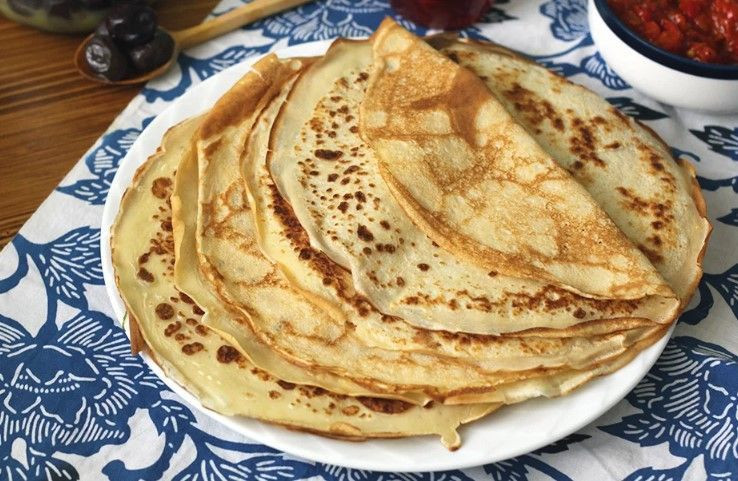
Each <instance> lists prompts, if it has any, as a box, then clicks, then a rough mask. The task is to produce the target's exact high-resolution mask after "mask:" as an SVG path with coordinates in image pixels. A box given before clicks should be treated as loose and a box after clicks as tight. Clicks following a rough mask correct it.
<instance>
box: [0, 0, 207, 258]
mask: <svg viewBox="0 0 738 481" xmlns="http://www.w3.org/2000/svg"><path fill="white" fill-rule="evenodd" d="M217 2H218V0H160V1H159V2H157V4H156V10H157V13H158V15H159V22H160V24H161V25H162V26H164V27H166V28H169V29H179V28H184V27H188V26H190V25H194V24H196V23H198V22H200V21H201V20H202V19H203V17H204V16H205V15H207V13H208V12H210V10H212V9H213V7H214V6H215V4H216V3H217ZM81 39H82V36H68V35H55V34H50V33H44V32H40V31H38V30H34V29H32V28H30V27H26V26H22V25H18V24H15V23H12V22H10V21H9V20H7V19H5V18H4V17H2V15H0V248H2V247H3V246H4V245H5V244H6V243H7V242H8V241H10V239H12V237H13V236H14V235H15V234H16V232H18V229H20V227H21V226H22V225H23V223H24V222H25V221H26V220H27V219H28V217H30V216H31V214H33V212H34V211H35V210H36V209H37V208H38V206H39V204H40V203H41V202H42V201H43V200H44V199H45V198H46V197H47V196H48V195H49V193H50V192H51V191H52V190H53V189H54V188H55V187H56V186H57V184H58V183H59V182H60V181H61V179H62V178H63V177H64V175H65V174H66V173H67V172H68V171H69V170H70V169H71V168H72V166H74V164H75V163H76V162H77V161H78V160H79V159H80V157H81V156H82V154H84V152H85V151H86V150H87V149H88V148H89V147H90V146H91V145H92V144H93V143H94V142H95V140H96V139H97V138H98V137H99V136H100V135H101V134H102V133H103V132H104V131H105V129H106V128H107V127H108V125H110V123H111V122H112V121H113V119H114V118H115V116H116V115H118V113H119V112H120V111H121V110H122V109H123V107H125V106H126V104H128V102H130V101H131V99H132V98H133V97H134V96H135V95H136V93H137V92H138V90H139V89H140V87H135V86H134V87H108V86H104V85H99V84H95V83H92V82H89V81H87V80H84V79H82V78H81V77H80V76H79V75H78V74H77V73H76V71H75V69H74V66H73V64H72V54H73V53H74V51H75V49H76V48H77V45H78V44H79V42H80V41H81Z"/></svg>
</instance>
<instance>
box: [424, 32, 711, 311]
mask: <svg viewBox="0 0 738 481" xmlns="http://www.w3.org/2000/svg"><path fill="white" fill-rule="evenodd" d="M431 42H432V43H433V44H434V45H437V46H438V47H439V48H440V51H441V52H442V53H443V54H445V55H447V56H449V57H450V58H452V59H454V60H455V61H457V62H458V63H459V65H462V66H464V67H466V68H468V69H470V70H471V71H473V72H474V73H475V74H477V75H478V76H480V78H482V79H483V80H484V81H485V84H486V85H487V87H488V88H489V89H490V91H491V92H492V93H493V94H494V95H495V96H496V97H497V98H498V99H499V100H500V102H502V104H503V105H504V106H505V108H506V109H507V110H508V111H509V112H510V113H511V114H512V115H513V117H514V118H515V120H516V121H517V122H519V123H520V124H521V125H522V126H523V127H525V129H526V130H527V131H528V132H529V133H530V135H532V136H533V137H534V138H535V139H536V141H537V142H538V143H539V144H540V145H541V147H543V148H544V149H545V150H546V151H547V152H548V153H549V154H550V155H551V156H552V157H553V158H554V159H555V160H556V162H558V163H559V165H561V166H562V167H564V168H565V169H567V170H568V171H569V172H570V173H571V174H572V176H574V178H575V179H576V180H577V181H578V182H579V183H580V184H582V185H583V186H584V187H585V188H586V189H587V191H588V192H589V193H590V194H591V195H592V197H593V198H594V199H595V200H596V201H597V203H598V204H600V205H601V206H602V208H603V209H604V210H605V212H607V214H608V215H609V216H610V218H612V219H613V221H614V222H615V224H617V226H618V228H620V230H622V231H623V233H625V235H626V236H627V237H628V238H629V239H630V240H631V241H632V242H633V243H634V244H635V245H637V246H638V247H639V248H640V249H641V250H642V251H643V253H644V254H645V255H646V256H647V257H648V258H649V260H650V261H651V262H652V263H653V265H654V266H655V267H656V269H658V271H659V272H660V273H661V275H662V276H663V277H664V279H665V280H666V281H667V282H668V284H669V285H670V286H671V288H672V289H673V290H674V292H675V293H676V294H677V295H678V296H679V298H680V299H681V300H682V303H684V304H686V303H687V302H688V301H689V298H690V297H691V295H692V292H694V289H695V287H696V286H697V283H698V282H699V279H700V277H701V276H702V256H703V255H704V251H705V246H706V244H707V238H708V236H709V233H710V224H709V222H708V221H707V218H706V211H705V201H704V199H703V198H702V194H701V192H700V190H699V187H698V186H697V183H696V180H695V173H694V169H693V168H692V166H691V165H689V163H688V162H686V161H684V160H680V162H678V163H677V162H675V161H674V159H673V158H672V156H671V154H670V153H669V148H668V146H667V145H666V144H665V143H664V142H663V141H662V140H661V139H660V138H659V137H658V136H657V135H656V134H655V133H654V132H653V131H652V130H650V129H649V128H648V127H646V126H644V125H641V124H639V123H638V122H637V121H636V120H633V119H631V118H629V117H627V116H625V115H623V114H622V113H621V112H620V111H619V110H618V109H617V108H615V107H613V106H611V105H610V104H609V103H608V102H607V101H606V100H604V99H603V98H602V97H600V96H599V95H597V94H596V93H594V92H592V91H590V90H588V89H587V88H585V87H582V86H581V85H577V84H574V83H572V82H569V81H567V80H566V79H563V78H561V77H559V76H558V75H556V74H554V73H553V72H550V71H549V70H547V69H545V68H543V67H541V66H539V65H537V64H535V63H534V62H531V61H530V60H527V59H524V58H522V57H520V56H518V55H516V54H515V53H513V52H511V51H510V50H508V49H506V48H503V47H500V46H498V45H493V44H488V43H477V42H469V41H455V40H449V39H447V38H436V39H434V40H432V41H431Z"/></svg>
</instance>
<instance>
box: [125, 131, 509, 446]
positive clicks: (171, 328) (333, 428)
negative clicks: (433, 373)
mask: <svg viewBox="0 0 738 481" xmlns="http://www.w3.org/2000/svg"><path fill="white" fill-rule="evenodd" d="M197 122H198V120H197V119H194V120H190V121H186V122H185V123H182V124H180V125H178V126H176V127H174V128H173V129H172V130H170V131H169V132H168V133H167V135H166V136H165V138H164V140H163V144H162V148H161V149H160V150H159V151H158V152H157V153H156V154H155V155H154V156H152V157H151V158H150V159H149V161H147V162H146V164H144V165H143V166H142V167H141V168H140V169H139V170H138V171H137V173H136V176H135V178H134V182H133V185H132V186H131V187H130V188H129V189H128V191H127V192H126V194H125V196H124V198H123V200H122V202H121V207H120V211H119V214H118V217H117V219H116V222H115V225H114V227H113V231H112V236H113V237H112V245H113V250H112V255H113V266H114V267H115V271H116V282H117V284H118V287H119V290H120V292H121V294H122V296H123V299H124V301H125V303H126V307H127V310H128V312H129V320H130V323H131V330H132V334H133V335H134V338H140V339H142V340H143V341H144V342H145V346H146V348H147V350H148V351H149V353H150V354H151V356H152V358H153V359H154V360H155V361H156V362H157V363H158V364H159V365H160V366H161V367H162V369H163V370H164V371H165V372H166V374H167V376H169V377H171V378H172V379H174V380H176V381H177V382H178V383H179V384H181V385H182V386H183V387H185V388H186V389H187V390H188V391H190V392H191V393H193V394H194V395H196V396H197V397H198V398H199V399H200V400H201V402H202V404H203V405H204V406H206V407H208V408H210V409H213V410H215V411H218V412H220V413H223V414H227V415H244V416H248V417H253V418H256V419H261V420H264V421H268V422H272V423H276V424H280V425H283V426H287V427H290V428H293V429H300V430H306V431H310V432H314V433H318V434H324V435H329V436H336V437H341V438H348V439H354V440H359V439H365V438H372V437H400V436H411V435H424V434H439V435H441V436H442V439H443V442H444V444H446V446H448V447H449V448H456V447H458V446H459V444H460V439H459V436H458V434H457V433H456V428H457V427H458V426H459V424H460V423H463V422H468V421H472V420H474V419H478V418H479V417H481V416H484V415H485V414H487V413H489V412H490V411H492V410H494V409H495V407H496V405H466V406H443V405H440V404H435V405H433V406H429V407H420V406H413V405H411V404H407V403H404V402H402V401H395V400H382V399H377V398H370V397H360V398H353V397H347V396H340V395H336V394H333V393H330V392H328V391H326V390H324V389H320V388H315V387H310V386H296V385H294V384H290V383H286V382H284V381H282V380H280V379H278V378H275V377H273V376H271V375H270V374H269V373H267V372H265V371H262V370H260V369H258V368H256V367H255V366H253V365H252V364H251V363H250V362H249V361H248V360H247V359H246V358H245V357H243V356H241V355H240V354H239V352H238V351H237V350H236V349H235V348H234V347H233V346H231V345H230V344H229V343H228V341H227V340H226V339H224V338H222V337H221V336H220V335H218V334H217V333H216V332H214V331H211V330H209V329H207V328H206V327H205V326H203V325H202V324H201V323H200V321H201V314H200V312H201V311H200V309H199V306H197V305H196V304H192V303H191V301H190V300H189V299H188V298H187V297H186V296H184V295H182V294H181V293H180V292H179V291H178V290H177V289H176V287H175V285H174V278H173V266H174V263H175V257H174V239H173V237H172V230H171V227H170V222H171V214H172V212H171V210H170V205H169V195H170V193H171V187H172V184H173V180H174V172H175V170H176V169H177V165H178V162H179V160H180V159H181V158H182V155H183V154H184V153H185V152H186V149H187V145H188V144H189V141H190V138H191V136H192V133H193V132H194V130H195V128H196V127H197ZM194 207H195V206H194V205H193V206H192V208H194Z"/></svg>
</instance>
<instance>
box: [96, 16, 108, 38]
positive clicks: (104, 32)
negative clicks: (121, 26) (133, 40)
mask: <svg viewBox="0 0 738 481" xmlns="http://www.w3.org/2000/svg"><path fill="white" fill-rule="evenodd" d="M95 35H99V36H101V37H105V38H112V37H111V36H110V31H109V30H108V22H106V21H105V20H103V21H102V22H100V23H99V24H98V26H97V28H96V29H95Z"/></svg>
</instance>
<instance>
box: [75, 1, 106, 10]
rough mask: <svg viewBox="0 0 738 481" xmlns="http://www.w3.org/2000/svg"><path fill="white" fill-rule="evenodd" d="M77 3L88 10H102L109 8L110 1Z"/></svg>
mask: <svg viewBox="0 0 738 481" xmlns="http://www.w3.org/2000/svg"><path fill="white" fill-rule="evenodd" d="M79 2H80V3H81V4H82V5H84V7H85V8H89V9H90V10H102V9H103V8H108V7H109V6H110V0H79Z"/></svg>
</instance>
